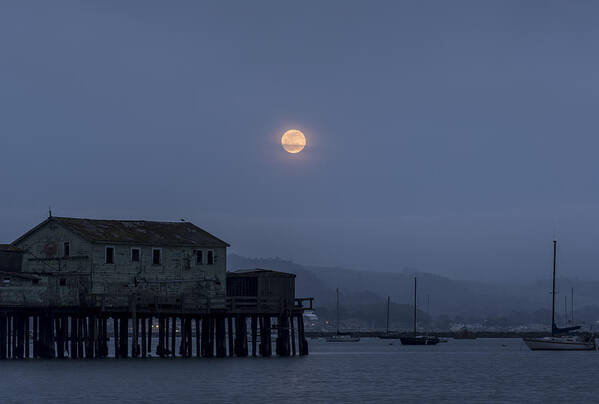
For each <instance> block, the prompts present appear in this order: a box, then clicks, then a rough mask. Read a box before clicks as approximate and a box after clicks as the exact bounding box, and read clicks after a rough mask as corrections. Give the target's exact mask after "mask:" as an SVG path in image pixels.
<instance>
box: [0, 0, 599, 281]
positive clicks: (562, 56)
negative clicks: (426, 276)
mask: <svg viewBox="0 0 599 404" xmlns="http://www.w3.org/2000/svg"><path fill="white" fill-rule="evenodd" d="M598 13H599V3H596V2H590V1H569V2H564V1H559V2H550V1H546V0H542V1H537V2H534V1H527V2H522V1H472V2H459V1H439V2H432V1H431V2H427V1H420V0H418V1H412V2H407V1H389V2H383V1H359V2H350V1H346V0H343V1H280V0H277V1H272V2H259V1H239V2H232V1H214V2H208V1H201V2H199V1H168V2H167V1H161V2H158V1H128V2H125V1H102V2H98V1H88V2H84V1H72V2H66V1H53V2H47V1H40V2H37V3H36V2H24V1H13V2H10V1H3V2H2V3H1V4H0V139H1V142H0V173H1V174H0V176H1V180H2V187H1V191H0V192H1V198H0V242H2V241H4V242H9V241H12V240H14V239H15V238H17V237H18V236H19V235H21V234H22V233H23V232H24V231H26V230H28V229H29V228H30V227H32V226H34V225H35V224H37V223H39V222H40V221H41V220H43V219H45V217H46V216H47V209H48V205H52V208H53V212H54V214H55V215H60V216H75V217H93V218H124V219H125V218H128V219H159V220H179V219H180V218H186V219H187V220H191V221H193V222H194V223H196V224H198V225H199V226H201V227H204V228H205V229H206V230H208V231H211V232H213V233H214V234H216V235H217V236H219V237H221V238H223V239H225V240H227V241H228V242H230V243H231V244H232V248H231V251H232V252H235V253H239V254H242V255H247V256H251V257H274V256H279V257H283V258H288V259H293V260H294V261H297V262H300V263H305V264H319V265H340V266H347V267H352V268H361V269H376V270H384V271H395V270H398V271H399V270H402V269H403V268H404V267H410V268H417V269H419V270H422V271H430V272H437V273H441V274H447V275H451V276H455V277H460V278H476V279H511V278H527V279H535V278H540V277H547V276H550V272H549V271H550V267H551V239H552V238H553V236H554V233H555V232H556V231H557V234H558V237H559V240H560V246H561V249H560V264H561V265H560V270H561V271H562V273H563V274H564V275H570V276H579V277H592V278H599V276H598V275H599V248H598V247H599V212H598V208H599V161H598V159H597V156H598V149H599V137H598V131H597V122H598V120H599V114H598V106H599V102H598V96H599V52H598V51H597V50H598V45H599V25H598V24H597V15H598ZM289 128H297V129H300V130H302V131H303V132H304V133H305V134H306V137H307V139H308V147H307V148H306V149H305V150H304V151H303V152H301V153H300V154H299V155H295V156H293V155H290V154H287V153H285V152H284V151H283V149H282V148H281V146H280V143H279V142H280V137H281V135H282V133H283V132H284V131H285V130H286V129H289Z"/></svg>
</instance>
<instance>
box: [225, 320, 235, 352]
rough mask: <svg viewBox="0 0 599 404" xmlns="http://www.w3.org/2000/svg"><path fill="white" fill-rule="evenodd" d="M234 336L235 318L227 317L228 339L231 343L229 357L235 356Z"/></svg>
mask: <svg viewBox="0 0 599 404" xmlns="http://www.w3.org/2000/svg"><path fill="white" fill-rule="evenodd" d="M233 336H234V331H233V317H231V316H228V317H227V337H228V341H229V356H233V355H234V349H233Z"/></svg>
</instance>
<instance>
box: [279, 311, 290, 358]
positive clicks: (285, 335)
mask: <svg viewBox="0 0 599 404" xmlns="http://www.w3.org/2000/svg"><path fill="white" fill-rule="evenodd" d="M277 355H278V356H289V316H288V315H287V313H282V314H280V315H279V318H278V322H277Z"/></svg>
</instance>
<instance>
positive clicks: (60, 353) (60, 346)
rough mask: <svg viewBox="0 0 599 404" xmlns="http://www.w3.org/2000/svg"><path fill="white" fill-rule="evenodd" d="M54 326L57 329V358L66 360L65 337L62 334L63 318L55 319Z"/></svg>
mask: <svg viewBox="0 0 599 404" xmlns="http://www.w3.org/2000/svg"><path fill="white" fill-rule="evenodd" d="M54 326H55V327H56V357H57V358H58V359H64V336H63V334H62V330H63V328H62V317H61V316H58V317H56V318H55V319H54Z"/></svg>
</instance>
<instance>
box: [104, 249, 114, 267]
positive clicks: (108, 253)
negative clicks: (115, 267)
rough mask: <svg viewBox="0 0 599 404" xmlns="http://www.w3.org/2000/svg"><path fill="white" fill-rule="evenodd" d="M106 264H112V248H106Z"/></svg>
mask: <svg viewBox="0 0 599 404" xmlns="http://www.w3.org/2000/svg"><path fill="white" fill-rule="evenodd" d="M106 263H107V264H114V247H106Z"/></svg>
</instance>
